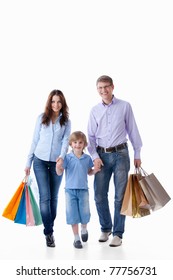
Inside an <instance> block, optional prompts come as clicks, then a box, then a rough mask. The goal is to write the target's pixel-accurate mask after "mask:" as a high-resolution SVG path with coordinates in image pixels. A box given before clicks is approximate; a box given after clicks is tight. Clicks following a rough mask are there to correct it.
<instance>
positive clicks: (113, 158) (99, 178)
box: [94, 147, 130, 238]
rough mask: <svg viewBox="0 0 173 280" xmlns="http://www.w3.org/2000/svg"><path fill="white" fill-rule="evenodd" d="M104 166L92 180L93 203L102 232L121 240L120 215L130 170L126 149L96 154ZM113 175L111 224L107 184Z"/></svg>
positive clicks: (121, 224)
mask: <svg viewBox="0 0 173 280" xmlns="http://www.w3.org/2000/svg"><path fill="white" fill-rule="evenodd" d="M98 153H99V156H100V158H101V160H102V161H103V164H104V166H102V168H101V171H100V172H98V173H96V175H95V179H94V192H95V203H96V208H97V213H98V216H99V221H100V225H101V231H102V232H112V233H113V236H115V235H118V236H119V237H120V238H122V236H123V233H124V227H125V216H124V215H121V214H120V211H121V206H122V201H123V196H124V192H125V189H126V184H127V180H128V172H129V169H130V159H129V152H128V147H126V148H123V149H122V150H120V151H117V152H113V153H102V152H98ZM112 174H113V183H114V188H115V195H114V214H113V223H112V217H111V213H110V209H109V201H108V192H109V183H110V179H111V176H112Z"/></svg>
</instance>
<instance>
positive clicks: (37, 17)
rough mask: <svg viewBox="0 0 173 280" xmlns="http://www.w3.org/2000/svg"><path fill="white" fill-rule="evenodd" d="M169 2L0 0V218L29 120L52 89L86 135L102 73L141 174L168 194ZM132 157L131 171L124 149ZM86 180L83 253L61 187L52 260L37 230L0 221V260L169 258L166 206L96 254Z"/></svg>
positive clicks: (26, 142) (172, 69)
mask: <svg viewBox="0 0 173 280" xmlns="http://www.w3.org/2000/svg"><path fill="white" fill-rule="evenodd" d="M171 2H172V1H171V0H170V1H169V0H164V1H160V0H145V1H142V0H121V1H116V0H114V1H113V0H92V1H90V0H88V1H82V0H63V1H60V0H59V1H58V0H57V1H51V0H49V1H44V0H40V1H36V0H35V1H31V0H30V1H24V0H21V1H19V0H16V1H10V0H9V1H8V0H6V1H1V2H0V36H1V43H0V93H1V95H0V100H1V103H0V104H1V110H0V119H1V137H0V149H1V150H0V155H1V160H0V164H1V188H0V211H1V213H2V211H3V209H4V207H5V206H6V204H7V202H8V201H9V199H10V198H11V196H12V194H13V193H14V191H15V190H16V188H17V187H18V185H19V183H20V181H21V180H22V179H23V177H24V167H25V162H26V157H27V154H28V151H29V147H30V144H31V139H32V133H33V129H34V126H35V121H36V118H37V115H38V114H39V113H41V112H42V111H43V110H44V106H45V103H46V100H47V96H48V94H49V93H50V91H51V90H53V89H60V90H62V91H63V93H64V94H65V96H66V99H67V103H68V105H69V108H70V119H71V121H72V131H73V130H82V131H83V132H86V127H87V121H88V115H89V111H90V109H91V107H92V106H93V105H95V104H96V103H97V102H99V101H100V99H99V96H98V93H97V91H96V86H95V82H96V79H97V78H98V77H99V76H100V75H103V74H107V75H110V76H111V77H112V78H113V80H114V84H115V91H114V94H115V96H116V97H118V98H121V99H125V100H127V101H129V102H130V103H131V105H132V107H133V111H134V114H135V117H136V121H137V124H138V127H139V130H140V134H141V137H142V140H143V148H142V166H143V168H144V169H145V170H146V171H147V172H148V173H150V172H154V173H155V175H156V176H157V177H158V179H159V180H160V181H161V183H162V184H163V186H164V187H165V189H166V190H167V191H168V193H169V195H170V196H171V197H172V196H173V190H172V163H171V161H172V119H173V112H172V92H173V84H172V73H173V54H172V53H173V52H172V50H173V38H172V34H173V29H172V26H173V17H172V14H173V8H172V3H171ZM130 154H131V172H133V170H134V169H133V151H132V148H131V146H130ZM92 182H93V178H90V179H89V186H90V193H91V195H90V200H91V210H92V219H91V223H90V225H89V229H90V232H91V233H90V242H91V243H90V244H91V245H90V244H89V243H88V244H87V246H88V247H87V248H84V249H83V251H82V252H81V251H80V252H78V251H77V252H76V251H74V248H73V247H72V241H73V240H72V239H73V237H72V232H71V229H70V228H69V227H68V226H67V225H66V224H65V216H64V192H63V184H62V188H61V191H60V198H59V208H58V209H59V213H58V215H57V221H56V240H57V247H56V249H55V250H54V253H52V251H51V252H50V251H45V250H46V249H45V240H43V237H42V227H41V226H40V227H37V228H32V229H31V228H26V227H23V226H21V225H14V224H13V222H11V221H8V220H6V219H4V218H3V217H1V218H0V226H1V237H0V241H1V250H0V259H2V260H9V259H13V260H20V259H24V260H28V259H31V260H32V259H35V260H39V259H41V260H42V259H61V260H66V259H72V260H77V259H84V260H89V259H93V260H95V263H96V264H97V262H98V260H99V259H112V260H113V259H117V260H118V259H122V260H132V259H135V260H137V259H140V260H141V259H144V260H163V261H164V260H172V259H173V258H172V250H173V242H172V234H173V227H172V210H173V207H172V201H171V202H169V204H167V205H166V206H165V207H164V208H163V209H161V210H159V211H158V212H155V213H153V214H152V215H150V216H149V217H146V218H144V219H140V220H139V219H138V220H134V219H131V218H127V222H126V232H125V237H124V241H123V246H122V247H121V249H120V248H117V249H115V250H117V251H116V252H115V250H114V249H113V250H114V251H112V248H111V251H110V250H108V248H109V246H108V244H106V245H105V244H104V245H102V246H103V247H97V246H98V245H96V244H97V243H98V241H97V239H98V236H99V234H100V229H99V227H100V226H99V224H98V218H97V214H96V211H95V205H94V200H93V190H92ZM111 193H112V195H113V186H111V188H110V195H111ZM59 248H61V250H59ZM63 248H65V250H64V249H63ZM43 251H44V253H43ZM123 279H124V278H123Z"/></svg>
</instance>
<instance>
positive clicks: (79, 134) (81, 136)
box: [69, 131, 88, 147]
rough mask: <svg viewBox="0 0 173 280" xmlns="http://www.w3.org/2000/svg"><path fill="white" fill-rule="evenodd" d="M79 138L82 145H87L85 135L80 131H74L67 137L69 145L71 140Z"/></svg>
mask: <svg viewBox="0 0 173 280" xmlns="http://www.w3.org/2000/svg"><path fill="white" fill-rule="evenodd" d="M79 139H81V140H82V141H84V147H86V146H87V145H88V142H87V138H86V135H85V134H84V133H83V132H82V131H74V132H73V133H72V134H71V135H70V138H69V145H70V146H71V144H72V142H74V141H76V140H79Z"/></svg>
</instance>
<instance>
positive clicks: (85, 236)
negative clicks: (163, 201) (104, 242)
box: [81, 231, 88, 242]
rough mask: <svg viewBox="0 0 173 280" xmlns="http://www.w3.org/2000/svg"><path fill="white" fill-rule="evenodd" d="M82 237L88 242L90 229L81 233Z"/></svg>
mask: <svg viewBox="0 0 173 280" xmlns="http://www.w3.org/2000/svg"><path fill="white" fill-rule="evenodd" d="M81 238H82V241H83V242H87V240H88V231H87V232H86V233H82V234H81Z"/></svg>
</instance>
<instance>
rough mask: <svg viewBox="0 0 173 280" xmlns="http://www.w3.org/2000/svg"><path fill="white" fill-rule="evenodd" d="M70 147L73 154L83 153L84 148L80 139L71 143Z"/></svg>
mask: <svg viewBox="0 0 173 280" xmlns="http://www.w3.org/2000/svg"><path fill="white" fill-rule="evenodd" d="M71 147H72V149H73V151H74V152H77V153H79V152H81V153H82V152H83V149H84V148H85V143H84V141H83V140H82V139H78V140H75V141H72V143H71Z"/></svg>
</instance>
